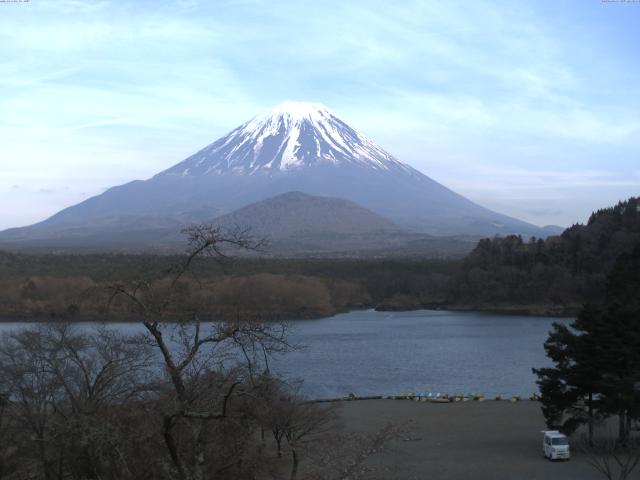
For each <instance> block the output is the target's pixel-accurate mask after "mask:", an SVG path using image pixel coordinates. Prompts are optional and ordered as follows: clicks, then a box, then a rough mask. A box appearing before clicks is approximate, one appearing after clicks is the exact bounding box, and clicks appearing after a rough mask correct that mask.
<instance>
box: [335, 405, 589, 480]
mask: <svg viewBox="0 0 640 480" xmlns="http://www.w3.org/2000/svg"><path fill="white" fill-rule="evenodd" d="M339 415H340V419H341V421H342V422H343V423H344V428H345V429H346V430H347V431H351V432H374V431H376V430H378V429H380V428H382V427H384V426H385V425H387V424H388V423H390V422H391V423H394V424H397V425H404V424H406V425H408V426H409V429H408V431H407V432H406V433H403V434H402V437H401V438H400V439H399V440H394V441H393V442H390V444H389V445H388V448H386V449H385V450H384V451H383V452H381V453H379V454H377V455H376V456H374V457H372V458H371V459H370V460H369V461H370V465H371V466H375V467H377V468H378V469H379V471H380V472H381V475H379V476H380V477H381V478H394V479H398V480H418V479H425V478H429V479H430V480H439V479H443V480H444V479H447V480H455V479H474V480H501V479H514V478H522V479H527V480H536V479H539V480H556V479H557V480H592V479H593V480H596V479H599V478H601V476H600V474H598V473H597V472H596V471H595V470H594V469H593V467H591V466H589V465H588V464H587V463H586V462H585V459H584V457H583V456H582V455H581V454H580V453H579V452H577V451H576V449H574V451H573V452H572V459H571V460H570V461H569V462H550V461H548V460H546V459H544V458H543V457H542V436H541V434H540V431H541V430H543V429H544V428H545V423H544V418H543V416H542V413H541V410H540V404H539V403H538V402H535V401H528V400H526V401H520V402H509V401H495V400H487V401H484V402H474V401H470V402H457V403H444V404H441V403H423V402H414V401H410V400H387V399H385V400H363V401H345V402H341V404H340V408H339Z"/></svg>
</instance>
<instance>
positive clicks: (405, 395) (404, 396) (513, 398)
mask: <svg viewBox="0 0 640 480" xmlns="http://www.w3.org/2000/svg"><path fill="white" fill-rule="evenodd" d="M382 399H388V400H412V401H414V402H431V403H452V402H484V401H485V400H494V401H509V402H520V401H522V400H531V401H537V400H540V396H539V395H537V394H535V393H532V394H531V395H529V396H528V397H523V396H522V395H510V396H509V395H507V396H503V395H495V396H493V397H489V398H487V397H486V396H485V395H484V394H482V393H471V394H463V393H453V394H449V393H444V394H441V393H435V394H434V393H431V392H420V391H417V392H400V393H399V394H397V395H388V396H385V395H369V396H358V395H356V394H354V393H350V394H349V395H348V396H346V397H338V398H326V399H320V400H315V402H342V401H351V400H382Z"/></svg>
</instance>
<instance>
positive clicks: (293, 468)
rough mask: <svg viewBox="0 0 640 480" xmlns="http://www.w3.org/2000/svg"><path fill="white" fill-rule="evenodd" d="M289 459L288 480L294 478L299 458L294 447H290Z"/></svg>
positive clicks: (296, 473)
mask: <svg viewBox="0 0 640 480" xmlns="http://www.w3.org/2000/svg"><path fill="white" fill-rule="evenodd" d="M291 460H292V461H291V476H290V477H289V480H296V477H297V476H298V464H299V463H300V460H299V459H298V452H296V449H295V448H291Z"/></svg>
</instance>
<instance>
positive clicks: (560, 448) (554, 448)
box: [542, 430, 571, 460]
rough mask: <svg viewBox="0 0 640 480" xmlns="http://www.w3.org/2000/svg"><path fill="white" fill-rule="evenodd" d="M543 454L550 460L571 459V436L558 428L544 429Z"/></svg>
mask: <svg viewBox="0 0 640 480" xmlns="http://www.w3.org/2000/svg"><path fill="white" fill-rule="evenodd" d="M542 433H543V434H544V436H543V437H542V454H543V455H544V456H545V458H548V459H549V460H569V458H571V451H570V449H569V438H567V436H566V435H565V434H563V433H560V432H559V431H558V430H543V431H542Z"/></svg>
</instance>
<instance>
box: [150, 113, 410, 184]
mask: <svg viewBox="0 0 640 480" xmlns="http://www.w3.org/2000/svg"><path fill="white" fill-rule="evenodd" d="M342 165H349V166H356V167H360V168H366V169H374V170H379V171H385V170H393V171H402V172H404V173H407V174H410V175H413V174H418V172H416V171H415V170H414V169H413V168H411V167H409V166H408V165H406V164H404V163H402V162H400V161H398V160H396V159H395V158H394V157H393V156H391V155H390V154H389V153H387V152H386V151H385V150H383V149H382V148H381V147H379V146H378V145H376V144H375V143H374V142H373V141H371V140H369V139H368V138H367V137H365V136H364V135H362V134H361V133H359V132H357V131H356V130H354V129H353V128H351V127H349V126H348V125H347V124H346V123H344V122H343V121H342V120H340V119H339V118H338V117H336V116H335V115H334V114H333V112H331V111H330V110H329V109H328V108H327V107H325V106H324V105H322V104H320V103H308V102H293V101H285V102H283V103H281V104H279V105H277V106H276V107H274V108H273V109H272V110H270V111H269V112H266V113H264V114H262V115H258V116H257V117H254V118H253V119H251V120H249V121H248V122H246V123H244V124H242V125H240V126H239V127H238V128H236V129H235V130H232V131H231V132H230V133H228V134H227V135H225V136H224V137H222V138H220V139H219V140H217V141H216V142H214V143H212V144H211V145H209V146H207V147H205V148H204V149H202V150H200V151H199V152H197V153H196V154H194V155H192V156H191V157H189V158H187V159H186V160H184V161H183V162H181V163H179V164H177V165H175V166H174V167H172V168H170V169H168V170H165V171H164V172H162V173H161V174H159V175H181V176H202V175H220V174H225V173H233V174H241V175H247V174H248V175H252V174H269V175H273V174H281V173H287V172H291V171H298V170H300V169H302V168H305V167H322V166H342Z"/></svg>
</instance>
